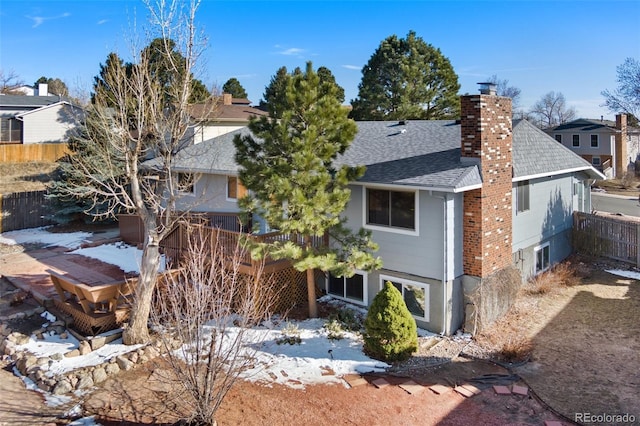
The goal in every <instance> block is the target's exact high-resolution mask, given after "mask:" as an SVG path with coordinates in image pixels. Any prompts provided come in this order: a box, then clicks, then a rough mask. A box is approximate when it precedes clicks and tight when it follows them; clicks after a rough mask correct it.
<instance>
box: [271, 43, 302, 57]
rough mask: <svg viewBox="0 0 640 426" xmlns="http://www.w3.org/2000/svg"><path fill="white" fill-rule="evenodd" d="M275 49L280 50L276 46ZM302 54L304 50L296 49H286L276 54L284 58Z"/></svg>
mask: <svg viewBox="0 0 640 426" xmlns="http://www.w3.org/2000/svg"><path fill="white" fill-rule="evenodd" d="M276 48H279V49H281V47H280V46H278V45H276ZM302 52H304V49H300V48H298V47H290V48H288V49H284V50H280V51H279V52H276V53H278V54H279V55H285V56H292V55H299V54H301V53H302Z"/></svg>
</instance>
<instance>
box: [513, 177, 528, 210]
mask: <svg viewBox="0 0 640 426" xmlns="http://www.w3.org/2000/svg"><path fill="white" fill-rule="evenodd" d="M527 210H529V181H528V180H523V181H522V182H518V185H517V186H516V211H517V212H518V213H520V212H526V211H527Z"/></svg>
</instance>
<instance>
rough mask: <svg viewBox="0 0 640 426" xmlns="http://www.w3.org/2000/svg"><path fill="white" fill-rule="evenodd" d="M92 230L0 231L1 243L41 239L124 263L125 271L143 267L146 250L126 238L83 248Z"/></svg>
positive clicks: (35, 229)
mask: <svg viewBox="0 0 640 426" xmlns="http://www.w3.org/2000/svg"><path fill="white" fill-rule="evenodd" d="M92 235H93V234H92V233H90V232H71V233H52V232H49V231H47V227H42V228H31V229H23V230H20V231H11V232H5V233H1V234H0V244H7V245H16V244H27V243H41V244H43V245H44V246H45V247H52V246H61V247H66V248H68V249H71V250H72V251H70V252H68V253H70V254H79V255H82V256H87V257H90V258H93V259H97V260H100V261H102V262H105V263H109V264H111V265H116V266H118V267H120V269H122V270H123V271H124V272H125V273H129V272H133V273H137V272H139V271H140V260H141V259H142V250H139V249H138V248H137V247H134V246H130V245H128V244H126V243H123V242H118V243H112V244H103V245H101V246H96V247H87V248H80V246H81V245H82V244H83V243H86V242H88V241H89V239H90V238H91V236H92ZM164 270H165V261H164V256H161V258H160V267H159V271H160V272H162V271H164Z"/></svg>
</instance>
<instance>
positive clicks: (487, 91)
mask: <svg viewBox="0 0 640 426" xmlns="http://www.w3.org/2000/svg"><path fill="white" fill-rule="evenodd" d="M478 84H479V85H480V94H482V95H493V96H495V95H496V88H497V87H498V85H497V84H496V83H493V82H491V81H487V82H483V83H478Z"/></svg>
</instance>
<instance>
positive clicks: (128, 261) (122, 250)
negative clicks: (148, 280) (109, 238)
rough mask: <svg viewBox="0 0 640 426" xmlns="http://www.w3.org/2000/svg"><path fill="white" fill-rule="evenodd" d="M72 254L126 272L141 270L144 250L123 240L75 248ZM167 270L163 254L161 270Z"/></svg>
mask: <svg viewBox="0 0 640 426" xmlns="http://www.w3.org/2000/svg"><path fill="white" fill-rule="evenodd" d="M70 253H71V254H80V255H82V256H87V257H91V258H93V259H98V260H100V261H102V262H105V263H110V264H112V265H116V266H119V267H120V269H122V270H123V271H124V272H125V273H128V272H136V273H137V272H139V271H140V262H141V260H142V250H139V249H138V248H137V247H134V246H130V245H128V244H125V243H123V242H118V243H112V244H103V245H101V246H96V247H87V248H81V249H77V250H74V251H72V252H70ZM164 270H165V262H164V256H161V259H160V267H159V271H160V272H162V271H164Z"/></svg>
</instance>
